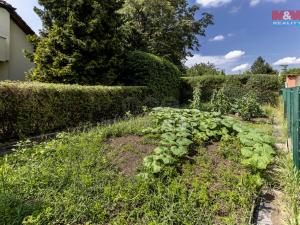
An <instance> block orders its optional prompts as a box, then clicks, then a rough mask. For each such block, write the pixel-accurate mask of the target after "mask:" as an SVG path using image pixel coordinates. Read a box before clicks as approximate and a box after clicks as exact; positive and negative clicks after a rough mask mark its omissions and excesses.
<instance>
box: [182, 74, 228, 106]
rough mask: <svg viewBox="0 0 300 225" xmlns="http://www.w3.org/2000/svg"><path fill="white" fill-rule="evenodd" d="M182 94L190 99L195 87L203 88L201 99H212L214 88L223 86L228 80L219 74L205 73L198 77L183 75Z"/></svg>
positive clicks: (205, 100)
mask: <svg viewBox="0 0 300 225" xmlns="http://www.w3.org/2000/svg"><path fill="white" fill-rule="evenodd" d="M182 79H183V83H184V85H183V89H182V96H184V99H190V98H191V96H192V93H193V89H194V88H195V87H197V86H198V87H200V89H201V100H202V101H204V102H207V101H210V99H211V97H212V95H213V93H214V90H219V89H221V88H222V86H223V83H224V82H225V80H226V77H225V76H222V75H219V76H216V75H203V76H198V77H183V78H182Z"/></svg>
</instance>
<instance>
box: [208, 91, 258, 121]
mask: <svg viewBox="0 0 300 225" xmlns="http://www.w3.org/2000/svg"><path fill="white" fill-rule="evenodd" d="M211 109H212V111H216V112H220V113H222V114H227V113H234V114H235V113H238V114H239V115H240V116H241V118H242V119H243V120H251V119H252V118H256V117H259V116H262V115H263V111H262V109H261V107H260V105H259V103H258V102H257V98H256V96H255V94H253V93H248V94H246V95H244V96H242V97H240V98H235V99H230V98H229V97H227V96H226V94H225V92H224V89H223V88H222V89H220V90H219V91H215V93H214V94H213V97H212V100H211Z"/></svg>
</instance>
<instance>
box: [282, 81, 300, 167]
mask: <svg viewBox="0 0 300 225" xmlns="http://www.w3.org/2000/svg"><path fill="white" fill-rule="evenodd" d="M282 93H283V99H284V115H285V117H286V119H287V122H288V135H289V138H290V139H291V141H292V148H293V161H294V164H295V166H296V167H297V168H298V169H300V158H299V155H300V154H299V147H300V145H299V140H300V136H299V134H300V132H299V128H300V120H299V119H300V108H299V107H300V104H299V99H300V96H299V95H300V87H295V88H285V89H283V91H282Z"/></svg>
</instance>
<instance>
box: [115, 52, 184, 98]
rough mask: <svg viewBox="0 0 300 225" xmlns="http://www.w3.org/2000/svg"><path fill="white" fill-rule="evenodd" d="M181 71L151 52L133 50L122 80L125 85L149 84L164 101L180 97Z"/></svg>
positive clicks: (128, 58)
mask: <svg viewBox="0 0 300 225" xmlns="http://www.w3.org/2000/svg"><path fill="white" fill-rule="evenodd" d="M180 77H181V72H180V70H179V69H178V68H177V66H175V65H174V64H173V63H171V62H170V61H168V60H167V59H164V58H162V57H158V56H155V55H153V54H150V53H146V52H141V51H133V52H130V53H129V54H128V56H127V58H126V60H125V64H124V71H123V73H122V75H121V77H120V79H119V80H120V82H122V83H123V84H125V85H138V86H147V87H149V88H150V89H151V90H152V91H153V93H154V94H155V95H156V96H157V98H158V99H160V100H161V101H162V102H164V101H172V100H173V101H177V100H178V99H179V97H180V85H181V80H180Z"/></svg>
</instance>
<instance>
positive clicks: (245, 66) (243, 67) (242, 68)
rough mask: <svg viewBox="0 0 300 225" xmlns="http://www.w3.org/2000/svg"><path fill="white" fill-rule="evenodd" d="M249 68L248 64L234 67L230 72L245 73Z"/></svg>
mask: <svg viewBox="0 0 300 225" xmlns="http://www.w3.org/2000/svg"><path fill="white" fill-rule="evenodd" d="M249 67H250V65H249V64H248V63H245V64H242V65H239V66H236V67H234V68H233V69H232V72H239V71H245V70H247V69H248V68H249Z"/></svg>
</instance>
